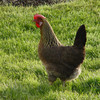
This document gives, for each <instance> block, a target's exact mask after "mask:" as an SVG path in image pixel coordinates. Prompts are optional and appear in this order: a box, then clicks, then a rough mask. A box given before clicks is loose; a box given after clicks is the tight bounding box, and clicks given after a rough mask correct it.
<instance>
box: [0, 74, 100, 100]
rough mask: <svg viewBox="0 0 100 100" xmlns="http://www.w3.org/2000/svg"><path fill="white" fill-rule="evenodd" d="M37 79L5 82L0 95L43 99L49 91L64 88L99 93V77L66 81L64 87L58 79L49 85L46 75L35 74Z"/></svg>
mask: <svg viewBox="0 0 100 100" xmlns="http://www.w3.org/2000/svg"><path fill="white" fill-rule="evenodd" d="M37 77H38V78H37V80H29V81H28V80H26V81H24V80H22V81H20V80H13V81H12V82H11V83H10V82H9V84H7V86H6V88H5V89H3V90H2V91H1V90H0V96H1V98H2V99H4V100H33V99H34V100H37V99H40V98H41V99H44V97H45V96H46V97H47V95H50V93H49V92H51V91H52V92H56V91H57V92H60V91H61V92H64V91H66V90H68V91H72V92H78V93H79V94H86V93H87V94H89V92H92V93H93V94H99V93H100V87H99V84H100V79H99V78H91V79H89V80H86V81H82V82H79V83H75V82H66V87H63V86H62V84H61V81H60V80H59V79H58V80H57V81H56V82H55V83H54V84H53V85H49V82H48V80H47V76H46V75H45V77H44V75H41V76H40V75H37ZM55 96H56V95H55Z"/></svg>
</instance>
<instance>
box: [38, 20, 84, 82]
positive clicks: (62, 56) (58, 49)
mask: <svg viewBox="0 0 100 100" xmlns="http://www.w3.org/2000/svg"><path fill="white" fill-rule="evenodd" d="M42 21H43V24H42V26H41V27H40V33H41V39H40V43H39V47H38V54H39V58H40V59H41V61H42V63H43V64H44V66H45V67H46V71H47V73H48V80H49V81H50V82H52V83H53V82H54V81H56V79H57V78H60V79H61V80H62V81H66V80H68V81H69V80H72V79H75V78H77V77H78V75H79V74H80V72H81V69H80V65H81V64H82V62H83V60H84V57H85V43H86V31H85V26H84V25H82V26H80V28H79V29H78V31H77V35H76V38H75V41H74V45H73V46H63V45H62V44H61V43H60V42H59V40H58V39H57V37H56V36H55V34H54V32H53V30H52V27H51V26H50V24H49V23H48V21H47V20H46V19H42Z"/></svg>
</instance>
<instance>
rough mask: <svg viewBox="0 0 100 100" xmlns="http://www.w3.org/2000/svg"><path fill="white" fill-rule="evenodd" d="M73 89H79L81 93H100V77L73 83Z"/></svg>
mask: <svg viewBox="0 0 100 100" xmlns="http://www.w3.org/2000/svg"><path fill="white" fill-rule="evenodd" d="M72 91H77V92H78V93H79V94H82V93H85V94H86V93H87V94H88V93H89V92H92V93H94V94H99V93H100V79H99V78H91V79H89V80H86V81H84V82H81V83H79V84H74V83H73V85H72Z"/></svg>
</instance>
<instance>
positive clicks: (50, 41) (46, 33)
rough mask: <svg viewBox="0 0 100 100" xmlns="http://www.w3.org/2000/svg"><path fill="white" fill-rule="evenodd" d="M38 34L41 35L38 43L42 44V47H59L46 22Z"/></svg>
mask: <svg viewBox="0 0 100 100" xmlns="http://www.w3.org/2000/svg"><path fill="white" fill-rule="evenodd" d="M40 33H41V40H40V43H41V44H43V45H44V46H46V47H51V46H60V45H61V43H60V42H59V40H58V39H57V37H56V35H55V34H54V31H53V29H52V27H51V25H50V24H49V23H48V21H46V20H44V22H43V25H42V26H41V27H40Z"/></svg>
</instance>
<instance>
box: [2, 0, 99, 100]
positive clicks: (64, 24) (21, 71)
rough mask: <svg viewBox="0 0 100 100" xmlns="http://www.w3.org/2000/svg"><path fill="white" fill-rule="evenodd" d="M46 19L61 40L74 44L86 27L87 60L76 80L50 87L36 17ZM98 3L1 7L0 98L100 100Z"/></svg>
mask: <svg viewBox="0 0 100 100" xmlns="http://www.w3.org/2000/svg"><path fill="white" fill-rule="evenodd" d="M36 13H39V14H43V15H44V16H45V17H47V20H48V21H49V22H50V24H51V25H52V27H53V29H54V31H55V34H56V35H57V37H58V39H59V40H60V41H61V43H63V44H64V45H72V44H73V41H74V38H75V35H76V31H77V29H78V28H79V26H80V25H81V24H85V26H86V30H87V43H86V58H85V60H84V63H83V64H82V66H81V68H82V73H81V75H80V76H79V78H78V79H76V80H74V81H71V82H66V87H65V88H63V87H62V84H61V81H60V80H59V79H58V80H57V81H56V82H55V83H54V84H53V85H52V86H50V85H49V82H48V79H47V78H48V77H47V73H46V70H45V68H44V66H43V65H42V63H41V61H40V60H39V58H38V53H37V48H38V43H39V40H40V33H39V29H37V28H36V26H35V24H34V23H33V22H32V20H33V15H34V14H36ZM99 93H100V1H99V0H77V1H75V2H71V3H66V4H64V3H62V4H57V5H53V6H39V7H36V8H33V7H25V8H24V7H12V6H0V100H99V99H100V94H99Z"/></svg>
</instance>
